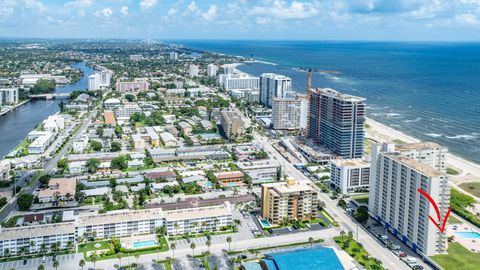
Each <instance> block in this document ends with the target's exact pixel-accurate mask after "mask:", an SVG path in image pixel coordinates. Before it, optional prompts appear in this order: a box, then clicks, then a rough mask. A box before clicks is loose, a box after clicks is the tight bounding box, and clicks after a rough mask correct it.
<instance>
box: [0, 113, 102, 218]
mask: <svg viewBox="0 0 480 270" xmlns="http://www.w3.org/2000/svg"><path fill="white" fill-rule="evenodd" d="M97 110H98V107H96V108H95V109H94V110H93V111H92V112H90V114H89V116H88V118H87V119H86V121H84V122H83V123H82V125H81V127H80V128H79V129H78V130H77V132H75V133H74V134H73V135H72V136H71V137H70V139H69V140H68V141H67V143H66V144H65V146H64V147H63V148H62V149H61V150H60V152H58V154H56V155H55V156H54V157H53V158H52V159H50V160H49V161H48V162H47V164H45V165H44V167H43V169H44V172H45V173H46V174H48V173H51V172H52V171H53V169H55V167H56V166H57V162H58V161H59V160H60V159H62V158H63V157H64V156H65V154H66V153H68V151H69V150H70V148H71V146H72V144H73V141H75V139H76V138H77V137H78V136H79V134H81V133H82V132H83V131H84V130H85V128H87V127H88V125H89V124H90V123H91V121H92V119H93V117H94V116H95V115H97ZM39 186H40V182H39V181H38V180H36V181H35V182H34V183H32V184H30V185H29V186H27V187H26V188H24V189H22V191H20V192H19V193H18V194H17V196H15V197H13V198H12V199H11V200H10V201H9V203H8V204H7V205H5V207H4V208H2V210H1V212H0V222H3V221H4V220H5V219H6V218H7V217H8V216H9V215H10V213H11V212H12V211H14V210H15V209H16V207H17V197H18V195H20V194H23V193H26V194H33V192H34V191H35V189H37V188H38V187H39Z"/></svg>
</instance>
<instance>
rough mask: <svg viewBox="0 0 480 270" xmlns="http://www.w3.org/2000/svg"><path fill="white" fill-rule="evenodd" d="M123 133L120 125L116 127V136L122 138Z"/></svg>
mask: <svg viewBox="0 0 480 270" xmlns="http://www.w3.org/2000/svg"><path fill="white" fill-rule="evenodd" d="M122 133H123V129H122V127H121V126H119V125H116V126H115V135H117V137H118V138H120V137H121V136H122Z"/></svg>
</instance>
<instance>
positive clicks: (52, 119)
mask: <svg viewBox="0 0 480 270" xmlns="http://www.w3.org/2000/svg"><path fill="white" fill-rule="evenodd" d="M42 124H43V130H45V131H48V132H58V131H59V130H62V129H65V118H64V117H63V116H62V115H59V114H54V115H50V116H49V117H48V118H47V119H45V120H43V123H42Z"/></svg>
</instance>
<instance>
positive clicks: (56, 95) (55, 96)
mask: <svg viewBox="0 0 480 270" xmlns="http://www.w3.org/2000/svg"><path fill="white" fill-rule="evenodd" d="M28 97H29V98H30V99H46V100H50V99H59V98H62V99H63V98H69V97H70V93H51V94H40V95H29V96H28Z"/></svg>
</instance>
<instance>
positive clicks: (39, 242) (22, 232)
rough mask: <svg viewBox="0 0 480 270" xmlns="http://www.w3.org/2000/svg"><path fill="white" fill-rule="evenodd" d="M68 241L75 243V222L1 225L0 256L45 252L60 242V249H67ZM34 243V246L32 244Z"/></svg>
mask: <svg viewBox="0 0 480 270" xmlns="http://www.w3.org/2000/svg"><path fill="white" fill-rule="evenodd" d="M68 242H71V243H75V226H74V223H73V222H64V223H53V224H46V225H36V226H24V227H13V228H1V227H0V256H5V254H6V253H8V254H10V255H16V254H18V255H19V254H20V253H21V251H22V250H23V251H24V252H25V253H33V252H41V251H42V246H45V247H46V250H45V251H44V252H47V251H49V250H50V247H51V245H52V244H53V243H60V246H59V249H65V248H66V247H67V245H68ZM31 243H33V246H31V245H30V244H31Z"/></svg>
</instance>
